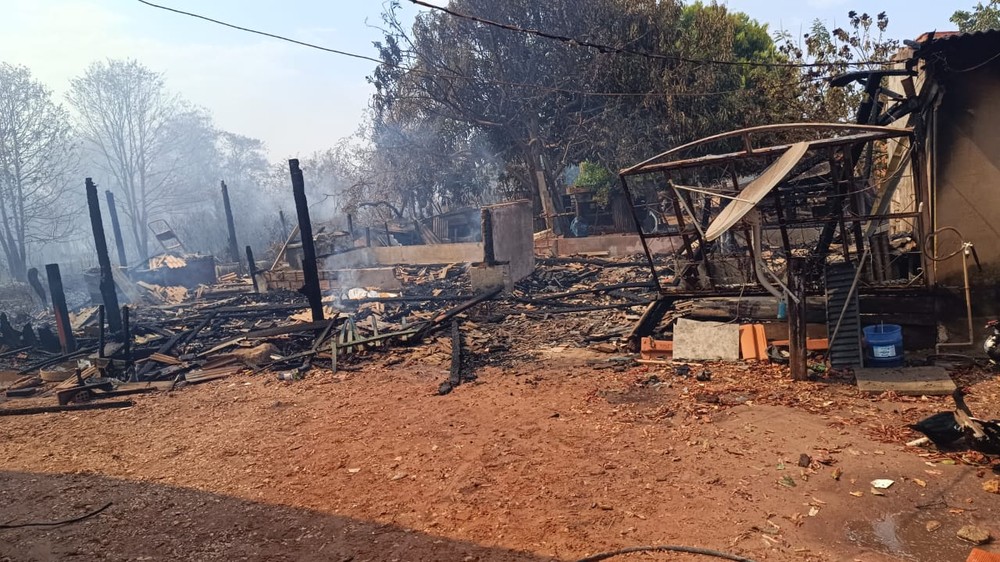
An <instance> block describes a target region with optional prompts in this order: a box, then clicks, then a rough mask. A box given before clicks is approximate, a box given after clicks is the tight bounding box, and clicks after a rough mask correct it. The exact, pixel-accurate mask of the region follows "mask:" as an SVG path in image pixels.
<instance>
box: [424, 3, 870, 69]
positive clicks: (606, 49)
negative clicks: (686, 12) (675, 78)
mask: <svg viewBox="0 0 1000 562" xmlns="http://www.w3.org/2000/svg"><path fill="white" fill-rule="evenodd" d="M410 2H411V3H413V4H416V5H418V6H424V7H425V8H430V9H432V10H438V11H440V12H444V13H446V14H448V15H450V16H454V17H456V18H460V19H465V20H469V21H474V22H476V23H481V24H483V25H489V26H493V27H498V28H500V29H506V30H508V31H514V32H517V33H525V34H527V35H535V36H538V37H544V38H546V39H552V40H555V41H562V42H563V43H569V44H571V45H579V46H581V47H588V48H591V49H596V50H598V51H600V52H602V53H616V54H621V55H632V56H637V57H644V58H648V59H653V60H663V61H671V62H684V63H690V64H699V65H709V64H716V65H723V66H753V67H773V68H811V67H831V66H841V65H845V66H866V65H870V64H889V63H888V62H886V61H873V60H868V61H857V62H843V63H834V62H811V63H810V62H763V61H732V60H718V59H692V58H688V57H681V56H676V55H661V54H659V53H650V52H648V51H636V50H634V49H626V48H623V47H614V46H611V45H606V44H603V43H594V42H592V41H587V40H584V39H578V38H575V37H567V36H565V35H557V34H555V33H549V32H546V31H541V30H538V29H530V28H525V27H519V26H516V25H510V24H506V23H501V22H498V21H493V20H488V19H486V18H481V17H479V16H473V15H470V14H464V13H462V12H457V11H455V10H452V9H450V8H446V7H444V6H435V5H434V4H430V3H428V2H424V1H422V0H410Z"/></svg>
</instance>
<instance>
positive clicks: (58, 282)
mask: <svg viewBox="0 0 1000 562" xmlns="http://www.w3.org/2000/svg"><path fill="white" fill-rule="evenodd" d="M45 275H46V276H47V277H48V278H49V292H51V293H52V309H53V312H55V315H56V334H57V335H58V336H59V347H60V348H61V349H62V352H63V353H73V352H74V351H76V339H74V338H73V327H72V326H71V325H70V322H69V308H67V307H66V294H65V293H64V292H63V283H62V274H61V273H59V264H57V263H50V264H47V265H46V266H45Z"/></svg>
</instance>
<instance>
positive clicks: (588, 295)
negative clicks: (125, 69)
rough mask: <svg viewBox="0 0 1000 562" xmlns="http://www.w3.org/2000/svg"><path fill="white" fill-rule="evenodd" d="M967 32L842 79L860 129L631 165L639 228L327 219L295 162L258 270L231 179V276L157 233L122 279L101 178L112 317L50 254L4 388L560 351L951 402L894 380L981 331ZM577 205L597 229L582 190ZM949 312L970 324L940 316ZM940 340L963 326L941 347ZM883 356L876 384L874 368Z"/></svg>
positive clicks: (101, 256)
mask: <svg viewBox="0 0 1000 562" xmlns="http://www.w3.org/2000/svg"><path fill="white" fill-rule="evenodd" d="M997 37H998V36H996V35H994V36H993V40H996V38H997ZM980 39H982V38H978V39H976V40H977V41H979V40H980ZM942 41H945V43H942ZM956 41H958V42H960V41H961V39H960V38H959V39H956V38H949V39H948V40H944V39H941V40H934V39H933V38H926V40H925V41H924V42H922V43H919V44H916V46H915V47H913V48H912V52H911V53H910V56H909V58H905V57H904V58H901V59H900V62H899V63H898V65H896V67H895V68H891V69H884V70H878V71H867V72H858V73H852V74H848V75H844V76H842V77H840V78H838V79H836V80H835V85H840V86H846V85H850V84H858V85H859V87H860V88H861V90H863V91H864V93H865V98H864V102H863V103H862V105H861V106H860V107H859V108H858V112H857V119H856V123H790V124H777V125H768V126H760V127H752V128H747V129H742V130H738V131H732V132H728V133H723V134H719V135H715V136H712V137H708V138H705V139H701V140H697V141H694V142H691V143H688V144H685V145H682V146H679V147H676V148H673V149H671V150H668V151H666V152H664V153H661V154H659V155H657V156H655V157H653V158H650V159H648V160H646V161H644V162H641V163H638V164H636V165H634V166H631V167H629V168H626V169H623V170H621V171H620V173H619V185H620V191H619V192H618V195H619V196H620V198H619V201H621V202H622V204H621V205H618V206H617V208H616V209H614V210H613V212H612V214H613V215H614V217H613V219H612V221H611V222H613V223H614V224H615V225H617V227H619V228H620V226H621V224H622V223H623V221H624V222H626V223H628V224H629V225H630V226H631V231H630V232H622V231H621V230H618V231H617V232H613V233H611V234H608V233H606V232H597V231H596V230H594V229H591V228H589V227H586V228H576V229H571V231H572V235H571V236H556V235H554V234H553V233H552V232H551V231H544V232H541V233H537V234H533V231H534V228H533V225H534V222H535V219H537V214H536V212H535V209H534V205H533V203H532V202H531V201H515V202H510V203H504V204H499V205H492V206H487V207H483V208H482V209H464V210H455V211H452V212H451V213H448V214H445V215H441V216H438V217H434V219H433V220H432V221H428V222H420V221H416V222H414V223H413V224H399V223H392V224H390V223H385V224H384V225H378V226H367V227H360V228H358V227H355V225H354V222H353V220H352V218H351V217H347V221H346V223H347V228H346V230H338V229H335V228H327V227H326V226H319V228H315V229H314V225H313V224H312V222H311V219H310V216H309V211H308V204H307V203H308V202H307V201H306V194H305V189H304V185H305V182H306V178H305V176H304V173H303V171H302V170H301V169H300V168H299V166H298V162H297V161H295V160H291V161H290V162H289V173H290V179H291V185H292V195H293V197H292V199H294V202H295V205H296V211H297V212H296V215H297V221H296V224H295V225H294V228H291V229H286V231H285V238H284V240H282V241H280V243H279V244H277V249H276V251H275V252H271V253H269V254H264V253H263V252H261V255H266V257H267V258H268V259H267V260H255V259H254V252H253V248H250V247H246V248H245V250H246V252H245V260H246V262H245V264H244V263H243V258H244V256H243V255H242V252H240V250H239V245H238V241H237V240H236V236H235V228H234V221H238V220H239V217H233V215H232V211H231V205H230V204H229V193H228V191H227V190H226V186H225V184H224V183H223V184H222V185H221V188H222V193H221V195H222V197H223V199H224V202H225V205H224V207H225V209H226V212H227V227H228V231H229V241H228V244H227V247H228V248H227V252H228V254H229V256H228V259H229V262H230V263H229V264H223V265H222V266H219V264H217V263H216V262H217V260H216V259H215V258H214V257H213V256H201V255H195V254H191V253H189V252H188V251H187V249H186V248H184V246H183V243H182V242H181V241H180V240H179V239H178V237H177V235H176V234H175V233H174V232H173V230H172V229H171V228H170V225H169V224H167V223H166V222H165V221H156V222H155V223H154V224H151V225H150V228H151V230H152V231H153V233H154V235H155V238H156V240H157V241H158V242H159V243H160V244H161V246H162V248H163V253H162V254H160V255H158V256H154V257H153V258H149V259H147V260H142V262H141V263H140V264H139V265H134V266H131V267H127V266H125V263H126V256H125V252H124V248H123V246H122V243H121V236H120V228H119V225H118V221H117V216H116V214H115V211H114V199H113V195H112V194H110V193H107V194H106V196H107V201H108V205H109V217H110V219H111V225H112V230H113V234H114V240H115V241H116V245H117V250H118V258H119V263H120V265H119V266H117V267H113V266H112V265H111V260H110V257H109V250H108V247H107V243H106V242H105V241H106V240H107V238H106V237H105V232H104V223H103V216H102V214H101V210H100V206H99V198H98V196H97V187H96V186H95V185H94V184H93V182H91V181H90V180H89V179H88V180H87V182H86V183H87V194H88V203H89V206H90V214H91V224H92V228H93V233H94V237H95V238H94V239H95V243H96V247H97V254H98V256H97V258H98V260H97V261H98V263H99V264H100V267H99V268H98V269H96V270H94V271H92V272H89V274H88V275H87V279H88V288H89V291H90V293H91V299H92V301H93V302H94V303H98V306H91V307H86V308H83V309H81V310H77V311H76V312H75V313H74V314H70V312H69V310H68V309H67V305H66V299H65V297H64V296H62V295H61V291H62V287H61V281H60V275H59V268H58V265H56V264H52V265H50V266H49V267H47V268H46V273H47V280H48V291H46V290H45V287H44V286H43V284H42V283H41V281H40V280H38V276H37V272H36V273H35V274H34V275H29V277H30V278H32V279H33V280H34V282H33V283H32V285H31V286H32V287H33V290H34V291H35V292H36V293H37V300H41V301H44V303H45V305H44V306H45V308H46V312H45V313H44V314H40V315H37V316H35V317H34V318H33V319H32V322H34V323H36V324H39V325H44V326H43V327H41V328H39V329H38V330H37V331H36V330H35V329H33V328H32V327H31V326H30V325H27V326H25V325H24V324H23V323H21V328H20V329H19V328H17V327H15V326H14V325H12V321H11V320H10V318H9V317H8V316H7V315H0V337H2V339H3V346H4V350H3V351H0V366H2V368H3V369H5V370H6V375H5V377H6V378H7V382H10V383H11V384H10V385H9V386H8V388H7V397H8V398H17V397H25V396H39V395H42V396H54V397H55V398H56V399H57V404H56V405H44V406H37V407H36V408H39V407H40V408H56V409H59V408H80V407H114V406H122V405H127V404H128V399H127V398H121V399H119V398H118V397H121V396H127V395H128V394H129V393H135V392H147V391H151V390H157V389H174V388H177V387H178V386H180V385H183V384H193V383H199V382H204V381H209V380H214V379H218V378H222V377H226V376H229V375H232V374H234V373H238V372H244V371H250V372H255V373H258V372H267V373H269V376H278V377H279V378H281V379H283V380H295V379H297V378H300V377H303V376H308V375H309V373H310V372H315V371H330V372H333V373H334V374H336V373H338V372H342V371H348V370H353V369H357V368H358V365H359V364H361V363H362V362H366V361H367V362H380V363H381V364H383V365H393V364H397V363H405V362H407V361H415V360H420V361H422V362H430V363H437V364H438V365H439V366H440V367H441V372H442V383H441V385H440V387H439V389H438V392H440V393H441V394H446V393H448V392H450V391H451V390H453V389H454V388H455V387H456V386H458V385H459V384H461V383H462V382H463V381H467V380H471V379H472V378H474V377H475V373H476V371H477V370H478V369H479V368H480V367H483V366H486V365H494V366H505V365H510V364H512V363H514V362H517V361H522V360H530V359H531V358H532V356H533V354H534V353H537V352H538V350H539V349H540V347H545V346H548V348H552V349H557V348H564V347H565V346H577V347H590V348H592V349H594V350H597V351H602V352H606V353H608V354H609V355H611V358H610V359H609V360H608V361H600V362H597V363H594V366H597V367H609V368H624V366H625V365H629V364H633V363H634V362H636V361H638V362H640V363H646V364H650V365H661V366H662V367H663V368H665V369H679V370H683V369H685V366H684V362H685V361H692V360H693V361H699V360H718V359H724V360H741V359H742V360H746V361H762V362H778V363H787V364H788V365H789V369H790V372H791V376H792V377H793V378H795V379H805V378H809V377H813V376H815V375H816V373H817V372H819V373H823V372H829V371H844V372H848V373H850V372H852V371H853V372H855V373H858V377H857V378H858V382H859V386H860V385H861V383H862V379H863V378H864V379H865V380H866V381H867V382H866V384H868V383H871V384H870V386H869V388H870V389H872V391H873V392H880V391H885V390H893V391H895V392H899V393H907V392H917V393H937V394H950V393H951V392H952V391H953V390H954V388H955V386H954V383H953V382H952V381H951V379H950V378H949V377H948V375H947V373H945V372H944V370H943V369H942V370H941V371H940V372H934V373H931V374H930V379H927V378H926V377H925V378H924V379H920V378H919V377H918V380H916V382H915V383H914V381H913V380H908V379H906V377H905V376H904V377H902V379H903V380H901V381H899V380H897V381H895V382H900V386H893V385H894V384H895V382H893V381H889V382H886V380H883V379H882V378H880V377H883V375H884V374H885V373H886V372H887V370H889V371H891V370H896V371H899V370H901V369H902V367H903V366H904V364H905V361H906V360H907V359H906V357H905V356H904V351H910V350H914V349H923V350H927V349H933V350H934V352H933V353H932V355H931V357H929V358H928V359H929V361H930V363H931V364H932V365H933V364H934V361H935V357H937V358H941V357H943V356H945V355H948V354H947V351H950V350H951V349H952V348H954V349H958V350H962V351H964V350H966V349H967V348H969V347H970V346H971V345H973V342H974V341H976V333H975V329H974V325H973V324H974V322H973V319H974V311H973V296H972V290H971V288H970V287H971V285H972V281H970V279H971V278H973V277H974V276H975V275H976V274H977V272H978V268H976V266H977V265H978V264H979V258H978V254H977V252H976V249H975V245H974V244H973V243H972V241H971V240H967V239H965V238H964V237H963V236H962V235H961V232H959V231H958V230H957V226H959V225H954V224H946V223H944V222H942V221H943V220H944V218H945V217H948V216H950V215H949V207H948V206H947V204H946V202H947V199H946V198H942V197H941V195H942V193H944V191H943V190H945V189H947V185H946V184H947V182H945V181H943V180H942V179H941V178H940V177H939V175H938V173H937V171H936V170H937V168H936V166H937V161H938V159H940V158H941V154H942V149H941V148H940V147H938V146H936V145H935V144H934V143H935V142H936V141H935V140H934V139H935V133H934V130H935V127H936V123H937V121H936V118H935V112H936V111H937V108H938V107H939V106H941V100H942V96H944V93H943V89H942V87H941V84H943V83H945V82H947V80H951V79H953V77H952V76H950V75H948V73H947V71H946V69H947V65H943V66H942V65H941V64H940V61H941V60H943V59H942V57H946V56H948V55H947V52H948V51H949V50H955V49H958V48H959V47H960V45H959V43H956ZM941 68H944V69H945V70H941ZM951 87H954V85H953V84H952V85H951ZM943 99H945V100H947V99H948V98H947V96H944V98H943ZM566 196H567V197H568V198H571V199H572V201H570V202H569V204H564V205H563V207H564V208H574V209H575V210H574V212H573V213H569V214H574V213H575V214H576V216H575V217H574V218H575V219H580V218H581V217H582V214H581V210H580V209H581V208H582V207H581V205H580V199H579V192H578V191H574V190H573V189H572V187H571V188H570V189H569V190H568V191H567V194H566ZM561 218H563V219H568V218H570V217H569V216H564V217H561ZM282 222H283V224H284V215H282ZM576 223H577V225H578V227H579V226H580V224H581V223H580V222H579V220H577V221H576ZM955 248H958V250H954V249H955ZM946 266H947V267H946ZM947 272H951V273H947ZM220 273H221V275H220ZM956 276H957V277H956ZM956 278H957V279H958V280H959V281H958V282H957V285H956V283H955V279H956ZM29 298H33V297H30V296H29ZM956 302H957V303H960V304H959V305H958V306H954V305H955V304H956ZM49 303H51V304H49ZM121 303H127V304H124V306H122V305H121ZM50 309H51V310H50ZM943 310H948V311H954V310H959V311H961V313H960V314H954V315H952V316H953V318H952V320H954V322H952V323H951V324H948V325H947V326H946V325H945V324H946V323H947V322H946V321H947V318H944V316H947V315H942V314H940V313H941V312H942V311H943ZM22 316H23V315H22ZM942 320H944V321H942ZM705 321H707V322H705ZM48 326H53V327H54V328H49V327H48ZM886 326H891V327H893V330H895V331H892V332H891V333H892V335H891V336H890V330H887V329H886V328H885V327H886ZM873 327H874V328H873ZM944 328H947V329H949V330H951V333H952V334H957V335H952V336H951V337H950V338H949V339H943V338H941V337H940V334H941V333H942V331H943V329H944ZM870 330H874V331H870ZM900 333H902V334H905V337H903V336H902V335H900ZM876 336H877V337H876ZM706 343H708V344H711V345H704V344H706ZM810 357H811V358H812V360H811V361H810ZM873 367H874V368H875V369H876V370H879V371H878V372H879V373H882V374H878V373H876V374H875V375H872V373H871V372H869V373H867V375H865V377H862V376H861V373H862V372H863V371H866V370H869V371H870V370H871V368H873ZM866 368H867V369H866ZM903 370H905V369H903ZM897 374H898V373H897ZM924 375H927V371H921V376H924ZM894 376H895V375H894ZM872 377H874V379H872ZM935 377H936V378H935ZM897 379H898V377H897ZM911 383H914V384H911ZM907 385H909V386H907ZM84 398H86V399H90V400H91V401H88V402H84V403H82V404H78V402H79V401H80V400H82V399H84ZM94 398H104V399H106V400H93V399H94ZM17 411H18V410H17V409H9V408H8V409H7V410H5V411H4V413H7V414H10V413H16V412H17ZM45 411H49V410H45Z"/></svg>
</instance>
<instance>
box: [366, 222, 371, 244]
mask: <svg viewBox="0 0 1000 562" xmlns="http://www.w3.org/2000/svg"><path fill="white" fill-rule="evenodd" d="M365 247H368V248H371V247H372V227H370V226H366V227H365Z"/></svg>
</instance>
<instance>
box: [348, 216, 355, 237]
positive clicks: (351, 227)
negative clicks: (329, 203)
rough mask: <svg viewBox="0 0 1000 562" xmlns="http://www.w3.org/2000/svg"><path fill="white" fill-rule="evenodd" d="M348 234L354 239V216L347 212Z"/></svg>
mask: <svg viewBox="0 0 1000 562" xmlns="http://www.w3.org/2000/svg"><path fill="white" fill-rule="evenodd" d="M347 234H348V235H350V237H351V240H354V217H352V216H351V214H350V213H347Z"/></svg>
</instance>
